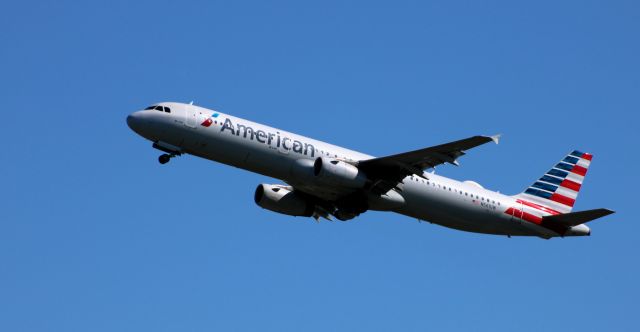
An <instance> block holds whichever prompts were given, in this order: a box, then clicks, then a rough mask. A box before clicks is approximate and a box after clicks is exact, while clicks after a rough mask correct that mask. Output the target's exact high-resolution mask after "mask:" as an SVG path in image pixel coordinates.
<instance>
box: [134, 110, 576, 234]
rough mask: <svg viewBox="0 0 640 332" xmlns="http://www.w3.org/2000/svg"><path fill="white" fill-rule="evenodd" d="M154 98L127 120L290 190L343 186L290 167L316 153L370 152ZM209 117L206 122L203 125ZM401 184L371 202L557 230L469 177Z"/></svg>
mask: <svg viewBox="0 0 640 332" xmlns="http://www.w3.org/2000/svg"><path fill="white" fill-rule="evenodd" d="M157 105H164V106H167V107H170V109H171V112H170V113H166V112H160V111H156V110H145V111H138V112H135V113H133V114H131V115H130V116H129V117H128V119H127V122H128V124H129V126H130V127H131V128H132V129H133V130H134V131H135V132H136V133H138V134H140V135H141V136H143V137H145V138H146V139H149V140H150V141H153V142H160V143H162V144H166V145H167V146H173V147H176V148H178V149H180V151H181V152H182V153H188V154H191V155H194V156H198V157H202V158H205V159H209V160H213V161H217V162H220V163H224V164H227V165H232V166H235V167H239V168H242V169H245V170H248V171H251V172H255V173H259V174H263V175H265V176H269V177H272V178H276V179H280V180H282V181H285V182H287V183H289V184H291V185H293V186H294V187H295V188H296V189H299V190H303V191H306V192H309V193H311V194H314V195H318V196H320V197H323V198H328V199H330V198H331V197H332V195H340V193H341V190H342V188H327V187H320V186H316V185H314V184H310V183H305V182H304V180H302V179H300V178H299V177H297V176H296V174H295V172H294V171H293V169H294V167H293V166H294V164H295V163H300V162H305V161H306V160H308V161H311V162H312V161H313V160H314V159H316V158H317V157H320V156H326V157H329V158H335V159H341V160H346V161H353V162H357V161H360V160H366V159H371V158H373V156H370V155H366V154H363V153H360V152H357V151H353V150H349V149H345V148H342V147H339V146H335V145H332V144H329V143H325V142H321V141H318V140H314V139H311V138H308V137H304V136H301V135H297V134H294V133H290V132H287V131H284V130H280V129H276V128H272V127H269V126H265V125H262V124H259V123H255V122H252V121H249V120H245V119H241V118H238V117H234V116H232V115H229V114H224V113H220V112H217V111H213V110H210V109H206V108H202V107H199V106H195V105H190V104H182V103H160V104H157ZM215 114H217V116H215ZM214 116H215V117H214ZM207 119H210V121H211V123H210V124H208V126H205V125H203V124H207V121H208V120H207ZM399 189H400V190H401V191H400V193H401V195H402V197H403V198H404V202H403V204H400V205H399V206H388V207H387V206H384V205H382V206H378V207H376V204H372V207H371V209H372V210H386V211H392V212H396V213H400V214H403V215H406V216H410V217H413V218H416V219H418V220H424V221H428V222H432V223H435V224H439V225H442V226H446V227H450V228H455V229H459V230H464V231H469V232H478V233H487V234H500V235H514V236H517V235H529V236H540V237H545V238H548V237H553V236H558V235H557V234H556V233H554V232H552V231H550V230H548V229H546V228H544V227H541V226H539V225H536V224H532V223H528V222H523V221H522V220H521V219H518V218H514V217H513V216H512V215H509V214H507V213H505V212H506V211H507V209H508V208H510V207H514V208H517V209H523V208H526V207H523V206H522V204H521V203H518V202H517V200H516V198H514V197H511V196H506V195H503V194H500V193H498V192H494V191H490V190H486V189H484V188H482V187H481V186H480V185H478V184H476V183H474V182H470V181H465V182H460V181H456V180H453V179H449V178H446V177H443V176H439V175H436V174H432V173H425V174H424V178H421V177H418V176H409V177H406V178H405V179H404V180H403V181H402V183H401V184H399ZM581 226H582V228H586V229H579V230H576V232H577V233H576V234H575V235H584V234H582V233H586V232H588V228H587V227H586V226H584V225H581ZM578 233H580V234H578ZM568 235H571V234H568Z"/></svg>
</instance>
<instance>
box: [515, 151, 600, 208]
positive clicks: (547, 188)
mask: <svg viewBox="0 0 640 332" xmlns="http://www.w3.org/2000/svg"><path fill="white" fill-rule="evenodd" d="M592 158H593V156H592V155H591V154H589V153H583V152H580V151H577V150H576V151H573V152H571V153H569V154H568V155H567V156H566V157H564V159H562V160H561V161H560V162H559V163H558V164H556V165H555V166H554V167H553V168H552V169H551V170H549V171H548V172H547V173H546V174H545V175H543V176H542V177H541V178H540V179H538V181H536V182H535V183H534V184H532V185H531V186H530V187H529V188H527V190H525V191H524V192H523V193H520V194H518V195H516V196H517V197H522V198H526V199H527V200H529V201H534V202H536V203H538V204H540V205H543V206H546V207H549V208H551V209H553V210H555V211H557V212H559V213H569V212H571V209H572V208H573V204H574V203H575V201H576V198H577V197H578V191H580V187H581V186H582V181H583V180H584V177H585V175H586V174H587V169H588V168H589V165H590V164H591V159H592Z"/></svg>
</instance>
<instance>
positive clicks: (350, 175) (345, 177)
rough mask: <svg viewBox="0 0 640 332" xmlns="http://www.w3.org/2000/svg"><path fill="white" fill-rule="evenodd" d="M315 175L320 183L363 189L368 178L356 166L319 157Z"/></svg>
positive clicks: (316, 162)
mask: <svg viewBox="0 0 640 332" xmlns="http://www.w3.org/2000/svg"><path fill="white" fill-rule="evenodd" d="M313 175H314V176H315V177H316V178H317V179H318V180H320V181H322V182H325V183H328V184H331V185H336V186H344V187H349V188H363V187H364V185H365V184H366V182H367V177H366V176H365V175H364V174H363V173H362V172H361V171H360V170H359V169H358V168H357V167H355V166H353V165H351V164H349V163H346V162H344V161H341V160H337V159H330V158H324V157H318V158H317V159H316V161H315V162H314V163H313Z"/></svg>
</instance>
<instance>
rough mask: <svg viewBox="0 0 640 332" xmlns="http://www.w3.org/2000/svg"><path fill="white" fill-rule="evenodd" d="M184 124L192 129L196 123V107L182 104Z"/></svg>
mask: <svg viewBox="0 0 640 332" xmlns="http://www.w3.org/2000/svg"><path fill="white" fill-rule="evenodd" d="M184 125H185V126H187V127H189V128H194V129H195V128H196V126H197V125H198V118H197V115H196V108H195V107H193V105H191V104H187V105H184Z"/></svg>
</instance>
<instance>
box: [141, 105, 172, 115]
mask: <svg viewBox="0 0 640 332" xmlns="http://www.w3.org/2000/svg"><path fill="white" fill-rule="evenodd" d="M145 110H156V111H160V112H165V113H171V109H170V108H169V107H167V106H158V105H151V106H149V107H147V108H145Z"/></svg>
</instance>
